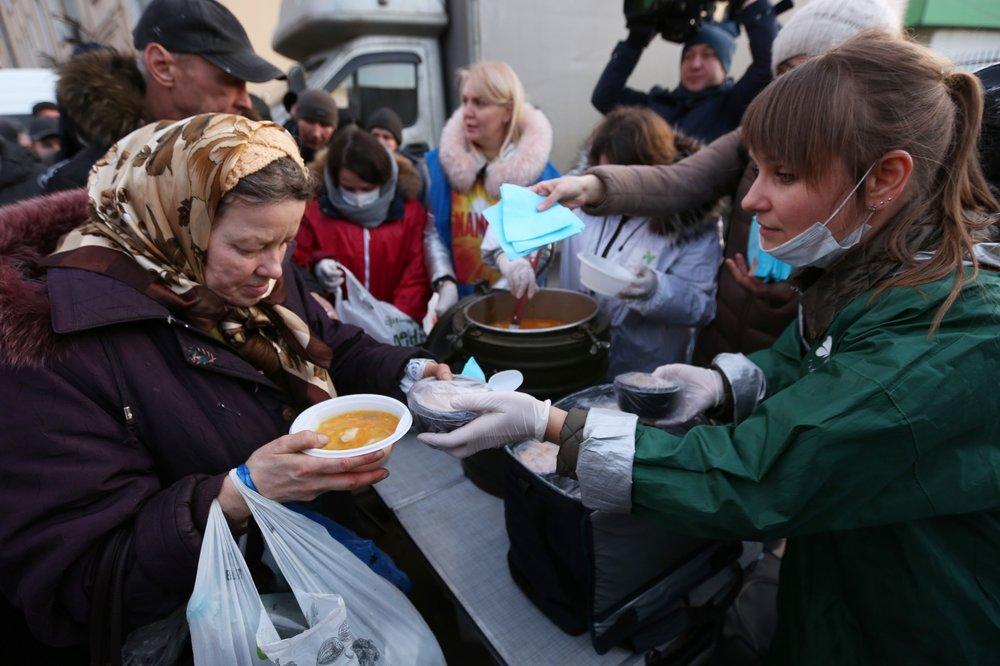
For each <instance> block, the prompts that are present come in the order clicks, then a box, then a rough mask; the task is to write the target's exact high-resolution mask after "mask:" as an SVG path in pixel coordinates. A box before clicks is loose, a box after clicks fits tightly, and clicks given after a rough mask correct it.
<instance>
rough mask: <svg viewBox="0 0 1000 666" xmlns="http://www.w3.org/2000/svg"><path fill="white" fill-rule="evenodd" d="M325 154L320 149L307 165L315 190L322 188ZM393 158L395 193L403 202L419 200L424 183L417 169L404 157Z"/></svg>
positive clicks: (395, 155)
mask: <svg viewBox="0 0 1000 666" xmlns="http://www.w3.org/2000/svg"><path fill="white" fill-rule="evenodd" d="M327 153H328V151H327V149H326V148H324V149H322V150H321V151H319V152H318V153H316V159H314V160H313V161H312V162H310V163H309V164H308V165H307V166H308V167H309V172H310V173H311V174H312V177H313V182H314V183H316V188H317V190H319V189H322V187H323V169H325V168H326V158H327ZM393 158H394V159H395V160H396V165H397V166H399V173H398V175H397V176H396V191H397V192H398V193H399V194H401V195H403V199H404V200H405V201H413V200H415V199H419V198H420V193H421V192H423V189H424V181H423V179H422V178H421V177H420V172H419V171H417V167H416V166H414V164H413V162H411V161H410V160H409V158H407V157H406V156H405V155H400V154H399V153H396V154H394V155H393Z"/></svg>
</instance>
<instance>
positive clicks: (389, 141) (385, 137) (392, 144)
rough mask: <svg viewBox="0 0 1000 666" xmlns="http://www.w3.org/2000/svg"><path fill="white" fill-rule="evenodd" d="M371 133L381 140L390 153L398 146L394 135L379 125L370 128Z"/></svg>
mask: <svg viewBox="0 0 1000 666" xmlns="http://www.w3.org/2000/svg"><path fill="white" fill-rule="evenodd" d="M371 133H372V136H373V137H375V138H376V139H378V140H379V141H381V142H382V145H383V146H385V148H386V150H388V151H389V152H390V153H394V152H396V149H397V148H399V144H398V143H396V137H395V135H394V134H393V133H392V132H390V131H389V130H387V129H382V128H381V127H373V128H372V129H371Z"/></svg>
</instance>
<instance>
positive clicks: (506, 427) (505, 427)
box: [417, 391, 551, 458]
mask: <svg viewBox="0 0 1000 666" xmlns="http://www.w3.org/2000/svg"><path fill="white" fill-rule="evenodd" d="M550 402H551V401H549V400H546V401H545V402H542V401H541V400H536V399H535V398H532V397H531V396H530V395H528V394H527V393H518V392H517V391H485V392H483V393H468V394H465V395H457V396H455V397H454V398H452V399H451V406H452V407H453V408H454V409H456V410H461V411H470V412H484V413H483V414H482V415H481V416H478V417H476V419H475V420H473V421H472V422H471V423H467V424H466V425H464V426H462V427H461V428H458V429H457V430H452V431H451V432H446V433H430V432H425V433H423V434H420V435H417V438H418V439H419V440H420V441H422V442H423V443H424V444H428V445H430V446H433V447H434V448H436V449H441V450H443V451H447V452H448V453H450V454H451V455H453V456H455V457H456V458H467V457H469V456H471V455H472V454H474V453H478V452H480V451H483V450H485V449H496V448H500V447H501V446H505V445H507V444H515V443H517V442H523V441H524V440H526V439H532V438H534V439H537V440H539V441H542V440H543V439H544V438H545V426H546V425H547V424H548V422H549V404H550Z"/></svg>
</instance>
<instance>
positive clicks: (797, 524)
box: [420, 32, 1000, 665]
mask: <svg viewBox="0 0 1000 666" xmlns="http://www.w3.org/2000/svg"><path fill="white" fill-rule="evenodd" d="M887 63H891V66H887ZM817 108H821V109H823V113H822V114H817V113H816V112H815V110H816V109H817ZM982 113H983V91H982V87H981V86H980V84H979V82H978V79H976V78H975V77H974V76H972V75H971V74H966V73H963V72H956V71H954V70H952V68H951V66H950V65H949V64H948V63H947V62H946V61H944V60H943V59H942V58H940V57H939V56H937V55H935V54H934V53H932V52H931V51H930V50H929V49H926V48H925V47H922V46H920V45H917V44H915V43H913V42H910V41H907V40H904V39H902V38H900V37H896V36H891V35H888V34H886V33H877V32H868V33H864V34H862V35H859V36H857V37H854V38H852V39H850V40H848V41H846V42H844V43H843V44H841V45H840V46H838V47H836V48H834V49H832V50H831V51H829V52H828V53H827V54H825V55H823V56H820V57H818V58H815V59H812V60H810V61H809V62H806V63H804V64H802V65H800V66H799V67H798V68H796V69H795V70H794V71H792V72H790V73H788V74H787V75H785V76H782V77H781V78H779V79H778V80H776V81H775V82H774V83H773V84H771V86H769V87H768V88H767V89H766V90H765V91H764V92H762V93H761V95H760V96H759V97H758V98H757V99H756V100H754V102H753V103H752V104H751V105H750V107H749V108H748V109H747V114H746V116H745V117H744V119H743V123H742V129H743V140H744V142H745V144H746V146H747V149H748V151H749V153H750V155H751V158H752V159H753V160H754V163H755V164H756V166H757V169H758V170H757V176H756V178H755V180H754V182H753V185H752V186H751V188H750V190H749V191H748V192H747V194H746V196H745V197H744V200H743V202H742V205H743V207H744V208H745V209H747V210H749V211H752V212H754V213H756V214H757V215H758V218H759V221H760V229H761V231H760V244H761V247H762V248H763V249H764V250H767V251H769V252H773V253H775V254H776V255H777V256H778V257H779V258H781V259H783V260H784V261H787V262H789V263H791V264H792V265H793V266H795V267H796V268H797V269H798V270H797V272H796V274H795V275H794V276H793V280H794V281H795V283H796V285H797V286H798V288H799V289H801V291H802V297H801V307H800V314H799V318H798V321H797V322H794V323H792V324H791V325H789V326H788V328H786V329H785V331H784V333H782V335H781V337H780V338H779V339H778V340H777V341H776V342H775V344H774V345H773V346H772V347H771V348H770V349H766V350H763V351H760V352H757V353H755V354H752V355H751V356H749V357H747V356H743V355H742V354H721V355H720V356H718V357H716V359H715V362H714V364H713V367H712V368H710V369H705V368H698V367H694V366H689V365H679V364H677V365H667V366H663V367H661V368H658V369H657V370H656V371H655V372H654V373H653V374H654V375H656V376H658V377H662V378H665V379H668V380H673V381H676V382H679V383H681V384H682V385H683V388H682V389H681V391H680V392H679V393H678V397H679V399H678V401H677V403H676V405H675V406H674V407H673V409H672V410H671V412H670V413H669V414H667V415H666V417H665V421H666V422H669V423H681V422H686V421H688V420H690V419H691V418H692V417H694V416H696V415H697V414H700V413H703V412H706V411H710V410H714V413H715V414H716V416H718V417H719V418H720V419H723V420H727V421H731V423H728V424H726V425H716V426H701V427H695V428H693V429H691V430H689V431H688V432H687V434H685V435H683V436H678V435H673V434H669V433H667V432H665V431H663V430H660V429H657V428H651V427H646V426H637V424H636V417H634V416H631V415H627V414H622V413H620V412H613V411H607V410H600V409H593V410H590V411H589V412H586V411H582V410H574V411H571V412H569V413H568V414H567V413H566V412H564V411H562V410H559V409H556V408H551V407H550V406H549V405H548V403H544V402H540V401H538V400H535V399H534V398H532V397H530V396H528V395H525V394H519V393H491V394H489V395H485V394H484V395H482V396H479V397H475V396H463V397H461V398H456V399H455V400H454V401H453V406H454V407H455V408H457V409H463V410H464V409H470V410H477V411H482V412H485V414H484V415H483V416H480V417H479V418H478V419H476V420H474V421H473V422H472V423H470V424H468V425H466V426H464V427H463V428H459V429H458V430H455V431H453V432H451V433H447V434H424V435H421V436H420V437H421V439H423V440H424V441H426V442H427V443H429V444H431V445H432V446H436V447H439V448H442V449H446V450H448V451H449V452H451V453H452V454H453V455H456V456H466V455H470V454H473V453H476V452H477V451H480V450H483V449H486V448H490V447H497V446H501V445H504V444H508V443H512V442H518V441H522V440H523V439H526V438H528V437H537V438H542V437H545V438H547V439H549V440H550V441H555V442H559V445H560V450H559V454H558V471H559V473H560V474H562V475H568V476H575V477H576V478H578V479H579V482H580V486H581V494H582V498H583V502H584V504H586V505H587V506H588V507H590V508H593V509H597V510H601V511H610V512H614V511H619V512H634V513H637V514H644V515H647V516H649V517H651V518H654V519H657V520H662V521H664V522H665V523H666V524H669V525H670V526H671V529H674V530H676V531H678V532H679V533H681V534H686V535H690V536H695V537H706V538H729V539H757V540H767V539H772V538H775V537H788V545H787V551H786V553H785V556H784V559H783V562H782V567H781V578H780V586H779V589H778V628H777V634H776V636H775V639H774V642H773V643H772V645H771V652H770V655H769V657H768V661H769V663H780V664H813V663H827V662H835V663H844V664H848V663H850V664H856V663H865V664H882V663H900V664H913V663H934V664H937V663H961V664H984V665H985V664H994V663H996V656H997V626H1000V609H998V607H997V599H998V598H1000V574H998V568H997V565H996V563H997V562H998V561H1000V477H998V475H997V469H1000V445H998V442H1000V422H998V420H997V418H996V415H997V413H998V412H1000V394H998V393H997V391H996V378H997V376H998V374H1000V354H997V340H998V339H1000V317H998V316H997V302H998V301H1000V274H998V272H997V271H998V270H1000V261H998V258H997V255H996V252H995V250H996V244H995V243H986V242H983V240H984V239H989V238H990V237H991V236H993V235H994V234H995V231H996V224H997V220H998V217H997V216H998V213H997V211H998V210H1000V203H998V201H997V199H996V198H995V197H994V196H993V194H992V193H991V191H990V189H989V187H988V185H987V183H986V180H985V178H984V177H983V173H982V169H981V166H980V164H979V155H978V151H977V139H978V135H979V132H980V123H981V119H982ZM887 600H888V601H889V602H888V603H887Z"/></svg>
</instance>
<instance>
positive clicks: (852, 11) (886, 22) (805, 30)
mask: <svg viewBox="0 0 1000 666" xmlns="http://www.w3.org/2000/svg"><path fill="white" fill-rule="evenodd" d="M898 4H899V3H892V4H891V5H890V3H889V2H887V1H886V0H811V1H810V2H809V3H808V4H805V5H803V6H802V8H801V9H799V10H797V11H796V12H795V14H793V15H792V18H790V19H789V20H788V23H787V24H786V25H784V26H783V27H782V28H781V31H780V32H779V33H778V36H777V37H775V39H774V44H773V45H772V46H771V71H772V72H773V73H774V74H777V71H778V65H780V64H781V63H783V62H785V61H786V60H788V59H789V58H794V57H795V56H800V55H807V56H817V55H821V54H823V53H826V52H827V51H829V50H830V49H832V48H833V47H834V46H836V45H837V44H839V43H841V42H842V41H844V40H846V39H849V38H851V37H853V36H854V35H856V34H858V33H859V32H862V31H863V30H871V29H880V30H886V31H888V32H892V33H898V32H900V31H901V30H902V24H903V17H902V14H901V11H900V9H899V8H898V6H897V5H898Z"/></svg>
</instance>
